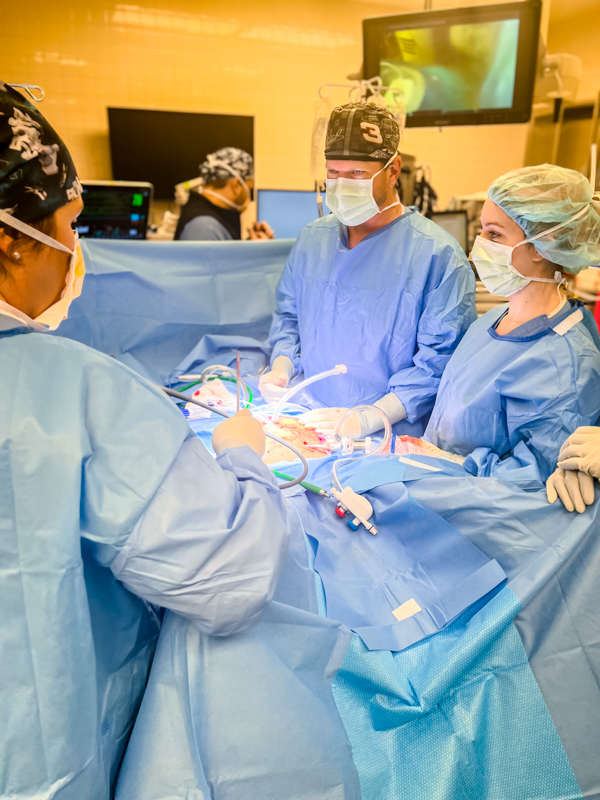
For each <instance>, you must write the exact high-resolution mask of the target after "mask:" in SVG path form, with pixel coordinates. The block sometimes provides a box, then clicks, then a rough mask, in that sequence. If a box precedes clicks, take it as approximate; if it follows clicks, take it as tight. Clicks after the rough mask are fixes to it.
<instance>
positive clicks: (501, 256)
mask: <svg viewBox="0 0 600 800" xmlns="http://www.w3.org/2000/svg"><path fill="white" fill-rule="evenodd" d="M525 241H528V240H525ZM525 241H523V242H519V244H517V245H515V247H509V246H508V245H506V244H500V243H499V242H491V241H490V240H489V239H484V238H483V237H482V236H477V237H476V239H475V241H474V243H473V249H472V250H471V261H472V262H473V263H474V264H475V267H476V269H477V274H478V275H479V278H480V280H481V281H482V283H483V285H484V286H485V288H486V289H487V290H488V292H490V294H498V295H500V297H510V295H511V294H515V293H516V292H520V291H521V289H524V288H525V287H526V286H528V285H529V284H530V283H531V282H532V281H537V282H538V283H562V280H563V276H562V273H560V272H558V271H556V272H555V273H554V278H526V277H525V275H521V273H520V272H518V271H517V270H516V269H515V268H514V267H513V266H512V263H511V262H512V254H513V250H515V248H516V247H518V246H519V245H521V244H525Z"/></svg>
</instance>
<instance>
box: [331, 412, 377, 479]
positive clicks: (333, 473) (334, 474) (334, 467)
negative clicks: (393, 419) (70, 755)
mask: <svg viewBox="0 0 600 800" xmlns="http://www.w3.org/2000/svg"><path fill="white" fill-rule="evenodd" d="M356 411H376V412H377V413H378V414H379V416H380V417H381V419H382V422H383V440H382V442H381V444H380V445H379V447H378V448H377V449H376V450H374V451H373V452H372V453H369V454H367V453H361V454H360V455H359V456H356V458H363V457H364V456H366V455H372V456H378V455H380V454H381V453H383V452H384V450H385V448H386V447H387V446H388V445H389V443H390V440H391V438H392V425H391V423H390V421H389V419H388V416H387V414H386V413H385V412H384V411H382V410H381V409H380V408H378V407H377V406H367V405H361V406H354V408H349V409H348V411H346V413H345V414H344V415H343V416H342V417H340V418H339V420H338V423H337V425H336V426H335V430H334V432H333V433H334V436H337V437H338V439H341V437H340V434H339V429H340V428H341V427H342V425H343V423H344V421H345V420H346V419H348V418H349V417H351V416H352V414H354V413H355V412H356ZM353 460H354V458H341V459H339V460H336V461H334V462H333V464H332V467H331V482H332V484H334V485H335V486H336V487H337V488H338V490H339V491H340V492H341V491H342V484H341V483H340V479H339V478H338V474H337V467H338V464H341V463H345V462H346V461H353Z"/></svg>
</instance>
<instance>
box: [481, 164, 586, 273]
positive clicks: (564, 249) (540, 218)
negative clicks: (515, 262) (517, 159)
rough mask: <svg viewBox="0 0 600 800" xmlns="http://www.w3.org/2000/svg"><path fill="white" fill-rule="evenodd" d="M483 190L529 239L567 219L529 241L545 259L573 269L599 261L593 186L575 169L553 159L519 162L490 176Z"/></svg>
mask: <svg viewBox="0 0 600 800" xmlns="http://www.w3.org/2000/svg"><path fill="white" fill-rule="evenodd" d="M487 194H488V197H489V198H490V200H492V201H493V202H494V203H496V205H497V206H500V208H501V209H502V210H503V211H504V212H505V213H506V214H508V216H509V217H510V218H511V219H513V220H514V221H515V222H516V223H517V225H518V226H519V227H520V228H522V229H523V231H524V233H525V236H526V237H527V238H528V239H530V238H532V237H533V236H537V235H538V234H539V233H542V232H543V231H545V230H548V229H549V228H553V227H554V226H555V225H559V224H560V223H566V224H565V226H564V227H563V228H559V229H558V230H557V231H555V232H554V233H551V234H549V235H548V237H547V238H546V237H542V238H541V239H537V240H536V241H535V242H532V244H533V246H534V247H535V249H536V251H537V252H538V253H539V254H540V255H541V256H543V257H544V258H545V259H547V260H548V261H551V262H552V263H553V264H558V265H559V266H561V267H563V269H565V270H566V271H567V272H572V273H574V274H576V273H578V272H579V271H580V270H582V269H585V268H586V267H596V266H600V201H598V200H592V194H593V193H592V187H591V186H590V183H589V181H588V180H587V178H585V177H584V176H583V175H582V174H581V173H580V172H576V171H575V170H572V169H565V168H564V167H556V166H554V165H552V164H540V165H539V166H537V167H523V169H515V170H513V171H512V172H507V173H506V175H502V176H501V177H500V178H498V179H497V180H495V181H494V183H492V185H491V186H490V188H489V189H488V193H487ZM587 206H589V208H587V211H585V213H584V214H583V215H582V216H581V217H579V218H578V219H576V220H574V221H572V222H571V221H570V220H571V219H572V217H574V216H575V215H576V214H578V213H579V212H581V211H583V209H585V208H586V207H587Z"/></svg>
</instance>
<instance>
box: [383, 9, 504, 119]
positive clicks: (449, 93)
mask: <svg viewBox="0 0 600 800" xmlns="http://www.w3.org/2000/svg"><path fill="white" fill-rule="evenodd" d="M518 40H519V20H518V19H506V20H500V21H495V22H479V23H472V24H469V25H443V26H442V25H440V26H435V27H431V28H415V29H413V30H395V31H390V33H389V34H388V35H387V36H386V37H385V39H384V41H383V42H382V49H381V57H380V74H381V78H382V80H383V83H384V85H385V86H393V87H395V88H400V89H402V90H403V92H404V94H405V96H406V104H407V109H406V110H407V112H408V113H409V114H410V113H414V112H415V111H441V112H447V111H477V110H479V109H490V108H510V107H511V106H512V103H513V91H514V82H515V72H516V66H517V45H518Z"/></svg>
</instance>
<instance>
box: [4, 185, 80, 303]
mask: <svg viewBox="0 0 600 800" xmlns="http://www.w3.org/2000/svg"><path fill="white" fill-rule="evenodd" d="M82 209H83V202H82V200H81V198H77V199H76V200H72V201H71V202H69V203H67V204H66V205H64V206H62V207H61V208H59V209H58V210H57V211H55V212H54V233H53V236H52V238H54V239H56V241H58V242H60V243H61V244H64V245H65V247H68V248H69V250H73V248H74V247H75V231H74V229H73V225H74V223H75V221H76V220H77V217H78V216H79V214H80V213H81V211H82ZM2 233H3V231H0V234H2ZM11 242H13V240H11V239H10V237H8V236H6V235H5V234H4V235H3V236H0V246H1V247H2V248H3V249H7V248H8V245H9V244H10V243H11ZM13 249H14V251H16V252H17V253H18V255H19V259H18V262H13V264H12V265H11V266H10V268H9V271H8V275H7V277H6V278H5V280H4V281H2V283H0V295H1V296H2V297H3V298H4V299H5V301H6V302H7V303H9V304H10V305H12V306H13V307H14V308H18V309H19V310H20V311H23V312H24V313H25V314H27V315H28V316H30V317H32V318H33V319H35V318H36V317H38V316H39V315H40V314H41V313H42V312H43V311H45V310H46V309H47V308H49V307H50V306H51V305H53V304H54V303H56V302H57V301H58V300H59V299H60V296H61V294H62V293H63V290H64V288H65V283H66V278H67V274H68V271H69V264H70V261H71V256H70V255H69V253H64V252H62V251H61V250H57V249H56V248H54V247H49V246H47V245H42V246H40V247H31V246H30V244H29V242H27V241H26V240H25V241H23V244H20V240H17V242H16V243H14V245H13Z"/></svg>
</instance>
